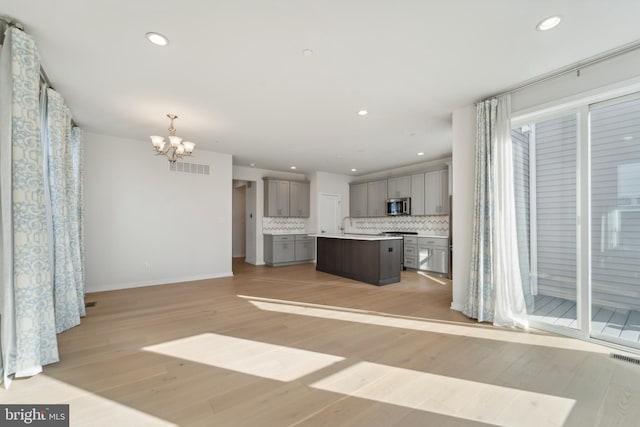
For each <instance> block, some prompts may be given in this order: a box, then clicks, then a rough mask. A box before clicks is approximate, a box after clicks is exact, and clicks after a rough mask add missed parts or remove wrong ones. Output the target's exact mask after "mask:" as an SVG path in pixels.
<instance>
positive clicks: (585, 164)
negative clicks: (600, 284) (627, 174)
mask: <svg viewBox="0 0 640 427" xmlns="http://www.w3.org/2000/svg"><path fill="white" fill-rule="evenodd" d="M576 130H577V135H576V137H577V139H578V140H577V142H578V144H577V147H576V148H577V150H578V153H577V155H578V159H577V163H578V164H577V170H576V173H577V176H576V214H577V217H576V263H577V265H576V267H577V271H576V324H577V325H578V327H579V332H578V333H579V335H581V336H584V337H588V336H589V335H590V331H591V165H590V162H591V140H590V135H591V134H590V124H589V106H588V105H586V104H585V105H583V106H582V108H580V110H579V112H578V115H577V129H576Z"/></svg>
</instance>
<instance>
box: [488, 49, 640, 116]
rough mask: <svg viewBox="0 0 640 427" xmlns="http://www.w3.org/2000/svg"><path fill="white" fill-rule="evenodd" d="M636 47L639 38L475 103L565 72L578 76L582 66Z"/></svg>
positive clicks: (625, 52)
mask: <svg viewBox="0 0 640 427" xmlns="http://www.w3.org/2000/svg"><path fill="white" fill-rule="evenodd" d="M638 49H640V40H636V41H634V42H631V43H628V44H625V45H622V46H620V47H617V48H615V49H612V50H608V51H606V52H604V53H601V54H598V55H594V56H592V57H590V58H587V59H585V60H582V61H578V62H575V63H573V64H571V65H568V66H566V67H563V68H560V69H557V70H555V71H551V72H549V73H546V74H543V75H541V76H538V77H535V78H533V79H530V80H526V81H525V82H523V83H521V84H519V85H517V86H514V87H512V88H510V89H507V90H505V91H503V92H500V93H497V94H495V95H492V96H489V97H486V98H484V99H483V100H481V101H477V102H476V104H477V103H480V102H482V101H484V100H485V99H491V98H495V97H498V96H501V95H508V94H511V93H514V92H518V91H521V90H523V89H526V88H529V87H531V86H535V85H538V84H541V83H544V82H546V81H549V80H553V79H555V78H558V77H561V76H564V75H567V74H570V73H573V72H575V73H577V76H578V77H580V70H582V69H583V68H587V67H591V66H593V65H596V64H599V63H601V62H605V61H608V60H610V59H613V58H616V57H618V56H622V55H624V54H627V53H629V52H633V51H635V50H638Z"/></svg>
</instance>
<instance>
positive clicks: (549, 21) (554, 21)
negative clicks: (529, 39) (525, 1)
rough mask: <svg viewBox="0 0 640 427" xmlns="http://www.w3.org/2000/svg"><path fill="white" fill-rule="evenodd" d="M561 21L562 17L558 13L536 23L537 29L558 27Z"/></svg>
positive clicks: (547, 29)
mask: <svg viewBox="0 0 640 427" xmlns="http://www.w3.org/2000/svg"><path fill="white" fill-rule="evenodd" d="M560 21H562V18H560V17H559V16H558V15H555V16H550V17H548V18H545V19H543V20H542V21H540V22H539V23H538V25H536V30H538V31H549V30H550V29H552V28H555V27H557V26H558V24H559V23H560Z"/></svg>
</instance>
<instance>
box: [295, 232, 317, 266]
mask: <svg viewBox="0 0 640 427" xmlns="http://www.w3.org/2000/svg"><path fill="white" fill-rule="evenodd" d="M295 246H296V247H295V254H294V261H296V262H298V261H300V262H304V261H313V260H314V259H315V257H316V239H315V238H314V237H311V236H308V235H306V234H296V235H295Z"/></svg>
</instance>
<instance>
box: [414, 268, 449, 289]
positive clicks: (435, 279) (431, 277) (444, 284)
mask: <svg viewBox="0 0 640 427" xmlns="http://www.w3.org/2000/svg"><path fill="white" fill-rule="evenodd" d="M417 273H418V276H423V277H426V278H427V279H429V280H433V281H434V282H436V283H438V284H440V285H443V286H447V285H448V284H449V283H447V282H445V281H444V280H442V279H440V278H439V277H436V276H433V275H431V274H429V273H425V272H424V271H418V272H417Z"/></svg>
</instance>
